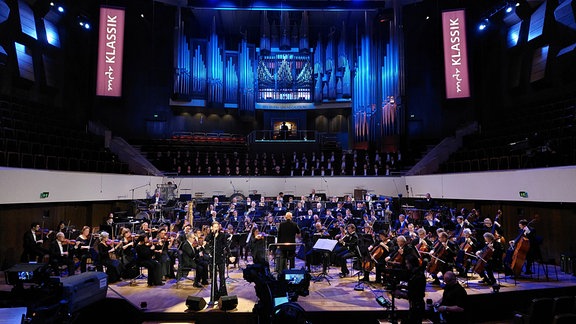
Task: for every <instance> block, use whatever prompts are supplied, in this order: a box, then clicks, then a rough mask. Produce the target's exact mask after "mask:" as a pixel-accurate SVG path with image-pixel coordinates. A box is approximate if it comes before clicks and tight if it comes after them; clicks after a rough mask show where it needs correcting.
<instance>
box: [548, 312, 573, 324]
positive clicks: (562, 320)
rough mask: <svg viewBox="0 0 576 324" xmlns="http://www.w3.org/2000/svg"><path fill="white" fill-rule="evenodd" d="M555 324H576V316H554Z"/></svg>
mask: <svg viewBox="0 0 576 324" xmlns="http://www.w3.org/2000/svg"><path fill="white" fill-rule="evenodd" d="M552 323H553V324H574V323H576V314H559V315H556V316H554V321H553V322H552Z"/></svg>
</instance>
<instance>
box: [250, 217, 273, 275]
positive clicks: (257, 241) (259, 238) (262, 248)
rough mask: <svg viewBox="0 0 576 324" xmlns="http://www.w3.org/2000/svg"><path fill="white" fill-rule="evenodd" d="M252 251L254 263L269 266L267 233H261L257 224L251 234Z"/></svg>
mask: <svg viewBox="0 0 576 324" xmlns="http://www.w3.org/2000/svg"><path fill="white" fill-rule="evenodd" d="M250 251H252V261H253V262H254V264H259V265H262V266H263V267H265V268H268V267H269V263H268V254H267V253H266V234H264V233H260V230H258V227H257V226H254V227H253V228H252V235H251V236H250Z"/></svg>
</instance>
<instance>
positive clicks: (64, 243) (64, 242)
mask: <svg viewBox="0 0 576 324" xmlns="http://www.w3.org/2000/svg"><path fill="white" fill-rule="evenodd" d="M75 244H76V240H69V239H64V241H62V245H75Z"/></svg>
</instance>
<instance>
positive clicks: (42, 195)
mask: <svg viewBox="0 0 576 324" xmlns="http://www.w3.org/2000/svg"><path fill="white" fill-rule="evenodd" d="M49 195H50V193H49V192H48V191H44V192H41V193H40V199H45V198H48V196H49Z"/></svg>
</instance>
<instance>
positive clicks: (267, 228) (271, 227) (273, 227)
mask: <svg viewBox="0 0 576 324" xmlns="http://www.w3.org/2000/svg"><path fill="white" fill-rule="evenodd" d="M262 229H263V232H264V233H266V234H268V235H276V234H278V227H277V224H276V223H275V222H274V216H272V215H269V216H268V217H266V223H265V224H264V227H263V228H262Z"/></svg>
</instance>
